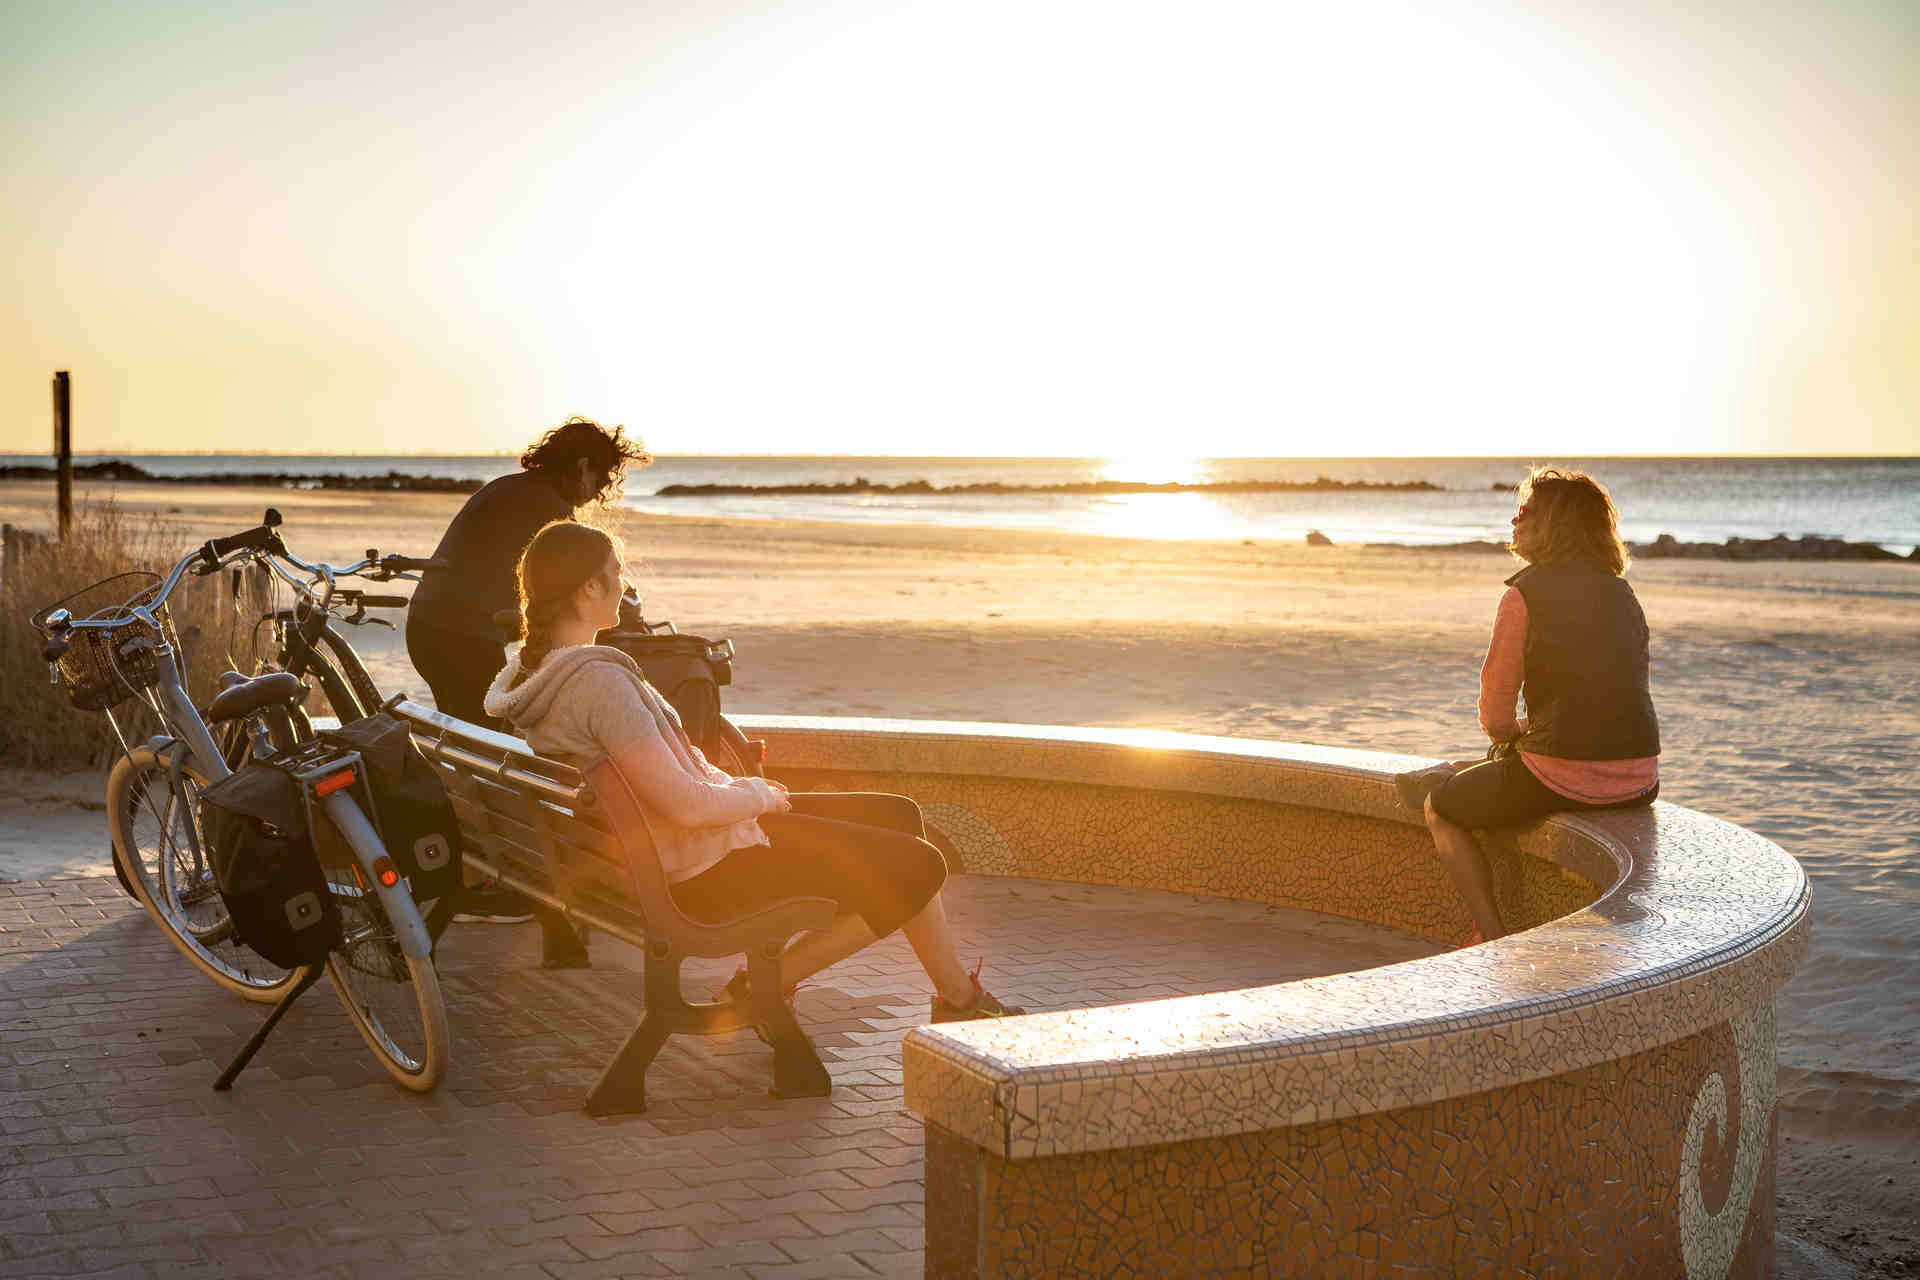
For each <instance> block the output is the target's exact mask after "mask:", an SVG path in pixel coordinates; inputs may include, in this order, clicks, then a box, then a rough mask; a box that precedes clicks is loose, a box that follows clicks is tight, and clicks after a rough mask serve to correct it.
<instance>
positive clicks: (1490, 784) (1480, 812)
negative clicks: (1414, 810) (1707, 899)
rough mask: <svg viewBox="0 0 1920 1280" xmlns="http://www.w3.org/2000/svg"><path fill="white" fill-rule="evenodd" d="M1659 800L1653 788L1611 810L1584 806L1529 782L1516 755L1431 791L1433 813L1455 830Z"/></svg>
mask: <svg viewBox="0 0 1920 1280" xmlns="http://www.w3.org/2000/svg"><path fill="white" fill-rule="evenodd" d="M1659 794H1660V784H1659V783H1657V782H1656V783H1654V784H1653V785H1652V786H1651V787H1648V788H1647V789H1646V790H1645V791H1643V792H1641V793H1640V794H1639V795H1637V796H1632V797H1630V798H1628V799H1625V800H1616V801H1614V802H1613V803H1611V804H1587V803H1585V802H1584V801H1580V800H1575V799H1573V798H1571V797H1569V796H1563V795H1561V794H1560V793H1559V792H1558V791H1555V790H1554V789H1553V788H1552V787H1549V786H1548V785H1547V784H1546V783H1544V782H1542V781H1540V779H1538V778H1536V777H1534V776H1533V770H1531V769H1529V768H1527V766H1526V762H1525V761H1523V760H1521V759H1520V753H1519V752H1518V751H1514V752H1510V753H1508V754H1507V755H1505V756H1503V757H1501V758H1500V759H1498V760H1489V761H1487V762H1486V763H1484V764H1476V765H1474V766H1473V767H1471V768H1468V769H1462V770H1461V771H1460V772H1459V773H1456V774H1454V775H1453V776H1452V777H1451V778H1448V779H1447V780H1446V781H1445V782H1443V783H1441V784H1440V785H1439V786H1437V787H1435V788H1434V789H1433V794H1432V796H1431V797H1429V798H1430V799H1431V800H1432V801H1433V811H1434V812H1435V813H1437V814H1439V815H1440V816H1441V817H1443V818H1445V819H1446V820H1447V821H1448V822H1451V823H1452V824H1453V825H1454V826H1456V827H1468V828H1472V829H1477V830H1485V829H1488V828H1492V827H1519V826H1525V825H1526V824H1527V823H1529V822H1532V821H1534V820H1535V819H1537V818H1544V817H1546V816H1547V815H1548V814H1550V813H1564V812H1567V811H1568V810H1573V809H1632V808H1636V807H1638V806H1640V805H1644V804H1652V803H1653V800H1654V797H1655V796H1657V795H1659Z"/></svg>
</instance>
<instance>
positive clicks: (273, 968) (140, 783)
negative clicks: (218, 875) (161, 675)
mask: <svg viewBox="0 0 1920 1280" xmlns="http://www.w3.org/2000/svg"><path fill="white" fill-rule="evenodd" d="M181 777H182V778H183V779H185V780H186V782H187V788H186V791H187V794H185V795H180V794H177V793H176V792H175V790H174V785H173V771H172V768H171V766H170V764H169V762H168V760H167V759H166V758H165V757H163V756H161V755H159V754H158V753H156V752H155V751H154V750H153V749H152V748H150V747H137V748H135V749H134V750H133V751H132V752H130V753H129V754H127V755H125V756H122V757H121V758H120V759H119V760H118V761H116V762H115V764H114V766H113V771H112V772H111V773H110V774H108V776H107V825H108V830H109V832H110V833H111V835H112V838H113V856H114V861H115V863H116V864H117V865H118V866H119V868H120V870H121V873H122V874H123V875H124V876H125V877H126V878H127V879H128V880H129V881H130V882H131V884H132V887H133V891H134V896H135V897H136V898H137V899H138V900H139V902H140V905H141V907H142V908H144V909H145V910H146V913H147V918H148V919H150V920H152V921H153V922H154V924H155V925H156V926H157V927H158V928H159V930H160V932H161V933H162V934H163V935H165V936H166V939H167V941H168V942H170V943H172V944H173V947H174V950H176V951H178V952H179V953H180V954H181V955H183V956H185V957H186V958H187V960H188V962H189V963H191V964H192V965H193V966H194V967H195V968H196V969H198V970H200V972H201V973H202V974H204V975H205V976H206V977H207V978H208V979H210V980H211V981H212V982H213V983H214V985H216V986H219V987H222V988H224V989H226V990H228V991H231V992H233V993H234V994H235V995H238V996H240V997H242V998H243V999H246V1000H251V1001H254V1002H256V1003H260V1004H272V1003H274V1002H275V1001H277V1000H279V998H280V997H281V996H282V995H283V994H284V993H285V991H286V988H287V985H288V984H289V983H291V982H292V981H293V980H294V978H295V971H294V970H291V969H283V968H281V967H280V966H278V965H275V964H273V963H272V962H271V961H269V960H267V959H265V958H264V957H262V956H260V955H258V954H257V953H255V952H254V951H252V950H250V949H248V948H247V947H244V946H242V945H241V944H239V943H238V942H236V941H234V940H233V938H232V926H231V924H230V922H228V921H227V919H226V906H225V904H224V903H222V902H221V901H220V899H219V896H218V894H217V892H215V890H214V888H213V885H212V877H211V872H210V871H209V870H208V869H207V868H206V866H205V864H204V861H203V860H202V859H203V858H204V848H205V846H204V844H202V845H201V847H202V850H203V854H202V859H196V858H195V857H194V854H193V852H192V843H190V842H188V841H187V840H186V839H185V834H186V829H185V827H184V826H183V825H182V824H183V823H193V824H195V826H194V835H195V837H196V842H198V841H197V837H198V835H199V828H198V825H197V824H198V823H199V820H200V817H199V814H198V812H196V805H195V804H194V796H193V794H192V792H193V791H194V790H197V789H198V788H199V787H201V786H204V785H205V780H204V779H202V778H201V777H200V776H199V774H198V773H197V772H196V771H194V770H191V769H182V771H181ZM157 792H163V793H164V796H163V797H157V796H156V793H157ZM150 800H152V801H154V803H152V804H150V803H149V801H150ZM216 906H217V910H216ZM202 908H204V910H202Z"/></svg>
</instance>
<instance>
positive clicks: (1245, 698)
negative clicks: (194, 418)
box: [0, 483, 1920, 1275]
mask: <svg viewBox="0 0 1920 1280" xmlns="http://www.w3.org/2000/svg"><path fill="white" fill-rule="evenodd" d="M109 491H111V492H112V493H113V496H114V497H115V498H116V500H117V501H118V502H119V503H120V504H121V506H122V507H124V508H126V509H127V510H129V511H133V512H136V513H141V512H149V511H151V512H154V513H156V514H158V515H160V516H162V517H163V518H165V519H167V520H169V521H174V522H177V523H178V527H179V530H180V537H179V543H180V546H181V549H182V550H183V551H184V550H185V549H186V547H187V546H189V545H192V544H193V543H195V542H198V541H200V540H202V539H204V538H206V537H208V536H212V535H215V534H219V533H226V532H231V531H234V530H237V529H239V528H242V527H246V526H248V525H251V524H253V523H255V522H257V520H258V518H259V515H260V512H261V510H262V508H264V507H265V506H267V505H269V504H272V505H274V506H276V507H278V508H279V509H280V510H281V511H282V512H283V513H285V516H286V525H285V527H284V529H283V532H284V534H285V536H286V538H287V541H288V543H289V544H290V545H291V546H292V547H293V548H294V549H295V550H296V551H297V552H298V553H299V554H301V555H303V556H306V557H308V558H314V559H328V560H347V559H352V558H356V557H358V556H359V555H360V554H362V553H363V551H364V549H365V548H366V547H368V546H378V547H379V548H380V549H381V550H382V551H404V552H407V553H410V554H417V555H425V554H427V553H428V552H430V551H431V550H432V548H433V545H434V543H435V541H436V540H437V538H438V536H439V533H440V530H441V529H442V527H443V526H444V525H445V523H446V521H447V519H448V518H450V516H451V515H452V514H453V512H454V511H455V510H456V509H457V508H458V505H459V503H460V501H461V497H460V496H459V495H438V494H396V495H384V494H383V495H369V494H364V493H346V492H341V493H299V492H289V491H284V490H267V489H261V490H246V489H232V488H220V489H214V488H180V487H160V486H119V487H117V488H111V489H110V487H107V486H102V487H101V488H100V489H97V490H93V491H85V492H83V494H82V497H83V498H87V499H91V498H98V497H101V496H104V495H105V494H106V493H107V492H109ZM0 519H4V520H5V521H7V522H10V523H14V524H21V525H26V526H29V527H35V526H37V527H42V528H44V527H45V526H46V524H47V523H48V503H47V498H46V489H45V487H44V486H41V485H28V484H11V483H9V484H4V485H0ZM615 523H616V526H617V529H618V531H619V532H620V533H621V535H622V536H623V537H624V539H625V542H626V545H627V548H628V552H629V558H630V560H631V561H637V562H639V573H638V581H639V583H640V586H641V589H642V592H643V594H644V596H645V599H646V602H647V610H646V612H647V614H648V616H649V617H652V618H671V619H673V620H674V621H675V622H676V623H678V624H679V626H680V627H681V629H682V630H685V631H690V632H695V633H698V634H703V635H709V636H721V635H725V636H730V637H731V638H732V639H733V641H734V642H735V644H736V645H737V647H738V651H739V660H738V663H737V666H736V676H735V684H734V685H733V687H731V688H729V689H727V690H725V691H724V698H725V702H726V706H727V707H728V709H730V710H739V711H753V712H781V713H793V714H815V715H834V714H846V715H878V716H899V717H909V718H925V719H948V720H996V721H1013V722H1028V723H1053V724H1078V725H1099V726H1130V727H1148V728H1157V729H1168V730H1184V731H1193V732H1201V733H1217V734H1230V735H1239V736H1245V737H1250V738H1261V739H1272V740H1285V741H1297V742H1318V743H1333V744H1340V745H1348V746H1355V747H1363V748H1371V749H1377V750H1393V751H1411V752H1420V753H1425V754H1431V755H1436V756H1440V755H1446V756H1451V757H1454V758H1459V757H1461V756H1463V755H1468V754H1477V752H1478V750H1479V749H1480V747H1481V746H1483V745H1484V744H1483V743H1478V742H1477V741H1476V739H1477V730H1476V727H1475V724H1474V697H1475V691H1476V677H1477V672H1478V668H1479V662H1480V657H1481V653H1482V649H1483V646H1484V643H1485V639H1486V633H1487V628H1488V626H1489V624H1490V621H1491V616H1492V611H1493V607H1494V604H1495V602H1496V601H1497V599H1498V597H1499V594H1500V591H1501V586H1500V582H1501V579H1502V578H1503V577H1504V576H1506V575H1507V574H1508V573H1510V572H1512V567H1511V565H1510V562H1509V561H1507V560H1506V559H1504V558H1503V557H1500V556H1497V555H1490V554H1468V553H1444V552H1422V551H1417V550H1401V549H1364V548H1347V547H1332V548H1309V547H1306V546H1303V545H1298V544H1285V545H1281V544H1269V543H1234V544H1225V545H1223V544H1217V543H1185V542H1163V541H1153V542H1148V541H1128V540H1117V539H1104V538H1091V537H1077V536H1066V535H1052V534H1044V533H1031V532H1005V531H970V530H959V529H931V528H924V527H908V526H899V527H894V526H843V525H808V524H800V523H774V522H767V523H752V522H744V521H741V522H721V521H703V520H693V519H666V518H647V519H640V518H629V519H621V520H618V521H616V522H615ZM1632 580H1633V582H1634V584H1635V588H1636V590H1637V591H1638V593H1639V595H1640V598H1641V600H1642V602H1643V604H1644V606H1645V609H1646V612H1647V616H1648V619H1649V622H1650V623H1651V625H1652V629H1653V645H1654V648H1653V656H1654V680H1655V684H1654V695H1655V700H1656V704H1657V706H1658V709H1659V713H1660V720H1661V730H1662V737H1663V740H1664V753H1663V760H1662V797H1663V798H1664V799H1667V800H1671V801H1673V802H1675V803H1678V804H1682V805H1686V806H1689V807H1692V808H1696V809H1699V810H1702V811H1704V812H1707V813H1710V814H1713V815H1715V816H1718V817H1722V818H1725V819H1727V820H1729V821H1732V822H1736V823H1739V824H1741V825H1744V826H1747V827H1750V828H1752V829H1753V830H1756V831H1758V832H1760V833H1762V834H1764V835H1766V836H1767V837H1768V838H1770V839H1772V840H1774V841H1776V842H1778V843H1779V844H1780V845H1782V846H1783V847H1785V848H1786V849H1787V850H1788V851H1789V852H1791V853H1793V854H1794V855H1795V856H1796V857H1798V858H1799V859H1800V861H1801V862H1802V863H1803V865H1804V866H1805V867H1806V869H1807V872H1808V875H1809V876H1810V878H1811V879H1812V882H1813V886H1814V939H1813V944H1812V949H1811V952H1810V954H1809V956H1808V958H1807V961H1806V964H1805V966H1804V968H1803V969H1802V970H1801V971H1800V974H1799V975H1798V977H1797V978H1796V979H1795V980H1794V982H1793V983H1792V984H1791V985H1790V986H1789V987H1788V988H1787V989H1786V991H1785V992H1784V993H1783V994H1782V996H1781V998H1780V1005H1779V1010H1780V1049H1779V1055H1780V1070H1781V1095H1780V1096H1781V1102H1782V1106H1781V1111H1780V1124H1781V1130H1782V1135H1783V1137H1784V1139H1785V1141H1784V1143H1783V1145H1782V1148H1781V1151H1782V1158H1781V1164H1780V1170H1779V1196H1780V1204H1779V1207H1778V1214H1779V1234H1780V1239H1781V1272H1782V1274H1790V1275H1791V1274H1800V1275H1826V1274H1836V1275H1845V1274H1850V1273H1852V1269H1854V1268H1860V1269H1862V1270H1863V1271H1864V1272H1865V1273H1887V1272H1891V1273H1894V1274H1901V1273H1904V1272H1903V1271H1902V1270H1901V1268H1905V1269H1906V1270H1908V1271H1920V1156H1916V1154H1915V1153H1916V1152H1917V1151H1920V1052H1917V1049H1920V983H1916V982H1915V981H1914V977H1913V975H1914V973H1915V971H1916V959H1917V958H1920V941H1916V930H1915V928H1914V924H1915V922H1916V920H1917V919H1920V846H1917V839H1920V838H1917V837H1916V835H1915V832H1916V831H1920V798H1917V797H1920V752H1916V738H1917V737H1920V566H1915V565H1910V564H1902V563H1893V564H1862V563H1803V562H1764V563H1728V562H1721V561H1677V560H1666V561H1649V562H1646V563H1644V564H1642V565H1640V566H1637V567H1636V569H1635V571H1634V572H1633V574H1632ZM16 622H17V620H16ZM352 638H353V639H354V641H355V642H356V645H358V646H359V647H361V648H362V651H363V652H365V653H366V654H368V656H369V659H370V665H371V667H372V669H373V672H374V675H375V677H376V679H377V680H379V681H380V682H381V683H382V685H383V687H385V688H387V689H389V690H398V689H412V690H414V691H416V692H418V693H421V694H424V693H425V689H424V687H423V686H421V684H420V682H419V681H418V679H417V677H416V676H414V674H413V672H412V670H411V668H410V667H409V666H408V665H407V663H406V658H405V648H404V644H403V643H402V642H401V640H400V638H399V635H398V634H397V633H396V632H391V631H385V630H380V629H377V628H372V627H366V628H362V629H361V630H360V631H359V632H356V633H354V634H353V636H352ZM99 794H100V780H99V779H98V778H97V777H95V776H91V775H63V776H53V775H45V774H27V773H23V772H21V771H18V770H0V832H4V834H0V879H23V878H37V877H42V876H49V875H55V874H62V873H64V874H98V873H99V872H100V871H101V870H103V869H104V868H105V866H106V862H105V851H106V850H105V844H106V836H105V829H104V825H105V824H104V821H103V819H102V817H101V815H100V813H99V812H98V809H97V807H96V806H97V805H98V796H99Z"/></svg>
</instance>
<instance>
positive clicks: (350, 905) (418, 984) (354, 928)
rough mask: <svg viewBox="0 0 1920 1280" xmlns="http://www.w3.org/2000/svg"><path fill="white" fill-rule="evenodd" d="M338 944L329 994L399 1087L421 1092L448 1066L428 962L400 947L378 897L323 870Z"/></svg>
mask: <svg viewBox="0 0 1920 1280" xmlns="http://www.w3.org/2000/svg"><path fill="white" fill-rule="evenodd" d="M327 880H328V888H329V889H330V890H331V892H332V894H333V901H334V905H335V906H336V907H338V908H339V911H340V926H341V935H342V939H341V943H340V945H339V946H338V947H336V948H335V949H334V950H333V952H332V953H331V954H329V955H328V956H327V973H328V975H329V976H330V977H332V979H333V989H334V991H335V992H336V993H337V994H338V995H339V997H340V1003H341V1004H343V1005H345V1006H346V1009H347V1016H348V1017H350V1018H352V1019H353V1025H354V1027H355V1029H356V1030H358V1031H359V1032H360V1037H361V1039H363V1040H365V1041H366V1042H367V1047H368V1048H369V1049H372V1050H373V1054H374V1056H375V1057H376V1058H378V1059H379V1060H380V1065H381V1066H382V1067H384V1068H386V1071H387V1074H388V1075H390V1076H392V1077H393V1078H394V1079H395V1080H396V1081H398V1082H399V1083H400V1084H401V1085H402V1086H403V1087H405V1088H408V1089H412V1090H414V1091H415V1092H417V1093H425V1092H427V1091H428V1090H429V1089H432V1088H433V1087H434V1086H435V1085H437V1084H439V1083H440V1077H441V1076H442V1075H443V1074H444V1073H445V1072H446V1069H447V1009H446V1004H445V1002H444V1001H443V999H442V998H441V995H440V975H439V974H438V973H437V972H435V970H434V967H433V961H432V960H431V959H415V958H413V957H412V956H409V955H407V954H406V953H405V952H403V951H401V950H400V943H399V940H398V939H397V938H396V937H395V936H394V929H393V925H392V923H391V921H389V919H388V918H387V913H386V910H385V909H384V908H383V907H382V906H381V905H380V898H379V896H378V895H377V894H374V893H371V892H368V891H367V890H365V889H363V888H361V886H360V884H359V878H358V876H355V875H352V874H351V871H350V869H346V868H341V867H329V868H327Z"/></svg>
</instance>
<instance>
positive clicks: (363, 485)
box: [0, 459, 485, 493]
mask: <svg viewBox="0 0 1920 1280" xmlns="http://www.w3.org/2000/svg"><path fill="white" fill-rule="evenodd" d="M53 474H54V472H53V468H52V467H18V466H14V467H0V480H51V479H52V478H53ZM73 478H74V479H75V480H92V481H101V480H104V481H107V482H109V483H113V484H224V485H247V486H255V487H260V486H264V487H266V488H269V489H381V490H397V491H405V492H414V493H472V492H473V491H474V490H475V489H478V488H479V487H480V486H481V485H482V484H483V483H485V482H484V481H481V480H457V479H454V478H453V477H451V476H415V475H408V474H406V473H405V472H402V471H389V472H386V473H385V474H384V475H347V474H344V473H342V472H327V473H325V474H321V475H292V474H289V473H287V472H284V471H203V472H196V473H194V474H191V475H177V476H174V475H156V474H155V473H153V472H151V471H148V470H147V469H146V468H145V467H137V466H135V465H134V464H133V463H131V462H121V461H119V460H118V459H112V460H109V461H107V462H89V463H86V464H84V465H81V466H76V467H75V468H74V469H73Z"/></svg>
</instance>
